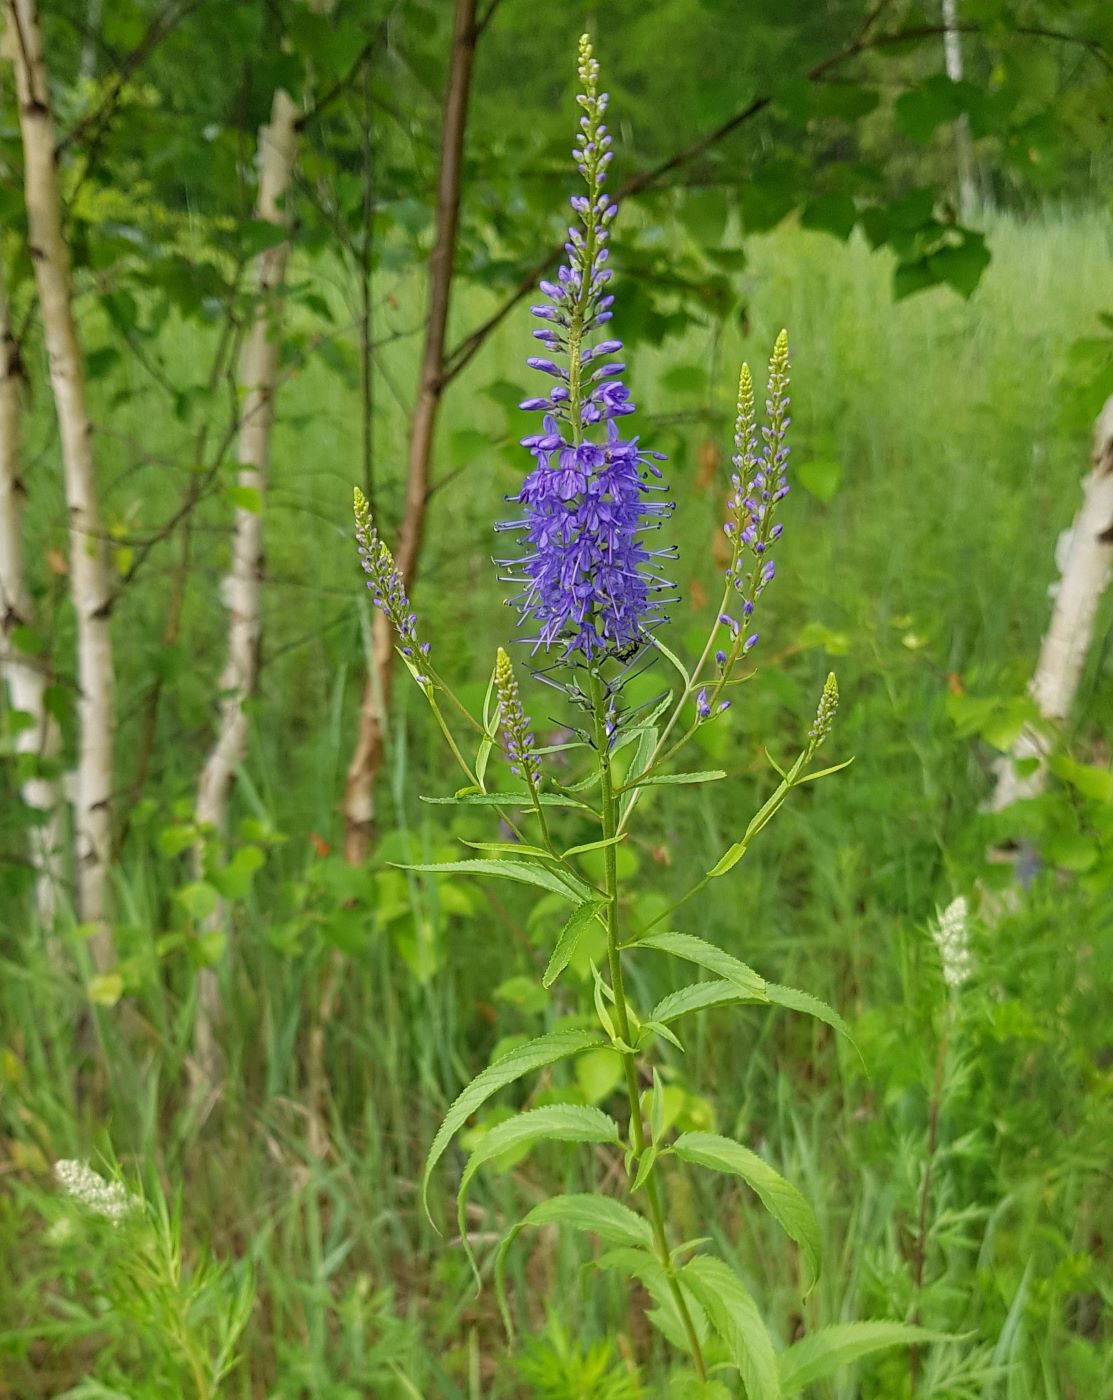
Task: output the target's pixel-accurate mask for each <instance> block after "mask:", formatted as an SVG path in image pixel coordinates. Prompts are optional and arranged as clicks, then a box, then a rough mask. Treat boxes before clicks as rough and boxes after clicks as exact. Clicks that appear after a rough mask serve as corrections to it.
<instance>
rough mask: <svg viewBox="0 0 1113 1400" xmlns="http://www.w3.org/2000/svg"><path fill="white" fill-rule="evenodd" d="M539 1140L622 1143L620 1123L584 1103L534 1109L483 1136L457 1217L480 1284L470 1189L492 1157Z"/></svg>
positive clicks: (471, 1160) (463, 1185)
mask: <svg viewBox="0 0 1113 1400" xmlns="http://www.w3.org/2000/svg"><path fill="white" fill-rule="evenodd" d="M538 1142H598V1143H605V1142H610V1143H614V1144H615V1145H616V1146H617V1145H618V1142H619V1135H618V1124H617V1123H616V1122H615V1121H614V1119H613V1118H610V1117H608V1115H607V1114H605V1113H604V1112H603V1111H602V1110H601V1109H598V1108H588V1107H587V1106H586V1105H584V1104H571V1103H554V1104H545V1105H544V1107H542V1108H531V1109H529V1110H527V1111H526V1112H525V1113H519V1114H518V1115H517V1116H516V1117H514V1118H508V1119H507V1120H506V1121H505V1122H504V1123H499V1124H497V1125H496V1126H495V1127H493V1128H492V1129H491V1131H490V1132H489V1133H485V1134H484V1135H483V1137H482V1138H480V1140H479V1143H478V1144H477V1146H476V1147H475V1149H474V1150H473V1152H472V1154H471V1156H470V1157H469V1158H468V1163H467V1166H466V1167H465V1168H464V1174H463V1176H462V1177H461V1178H460V1188H459V1190H458V1191H457V1193H456V1220H457V1223H458V1225H459V1227H460V1238H461V1240H463V1242H464V1249H465V1251H466V1252H467V1256H468V1260H469V1262H470V1263H471V1266H472V1271H473V1273H474V1274H475V1281H476V1284H477V1285H478V1284H479V1282H480V1280H479V1270H478V1269H477V1268H476V1264H475V1258H474V1256H473V1254H472V1252H471V1246H470V1245H469V1244H468V1238H467V1234H468V1232H467V1204H468V1190H469V1188H470V1186H471V1183H472V1181H473V1180H474V1179H475V1174H476V1172H477V1171H478V1170H479V1168H480V1167H481V1166H483V1164H484V1163H485V1162H489V1161H490V1160H491V1158H492V1157H498V1156H499V1155H500V1154H501V1153H503V1152H507V1151H509V1150H510V1149H511V1148H514V1147H526V1146H530V1147H532V1146H533V1144H534V1143H538Z"/></svg>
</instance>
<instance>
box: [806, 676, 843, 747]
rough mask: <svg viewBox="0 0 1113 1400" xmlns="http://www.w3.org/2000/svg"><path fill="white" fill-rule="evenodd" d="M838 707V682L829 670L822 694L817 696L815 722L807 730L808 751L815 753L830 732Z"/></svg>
mask: <svg viewBox="0 0 1113 1400" xmlns="http://www.w3.org/2000/svg"><path fill="white" fill-rule="evenodd" d="M838 708H839V683H838V681H837V680H836V679H835V673H834V671H831V672H830V673H829V674H828V676H827V679H826V680H825V681H824V683H823V694H822V695H821V696H820V697H819V708H818V709H817V710H816V712H815V723H814V724H813V725H812V727H811V728H810V729H809V730H808V751H809V753H815V751H816V749H818V748H819V746H820V745H821V744H822V743H823V741H824V740H825V739H826V738H827V736H828V734H830V732H831V727H832V725H833V724H834V723H835V714H836V712H837V710H838Z"/></svg>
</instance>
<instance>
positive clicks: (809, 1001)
mask: <svg viewBox="0 0 1113 1400" xmlns="http://www.w3.org/2000/svg"><path fill="white" fill-rule="evenodd" d="M765 994H766V996H767V997H768V998H769V1000H770V1001H771V1002H772V1003H773V1004H774V1005H775V1006H786V1007H788V1009H789V1010H790V1011H802V1012H803V1013H804V1015H805V1016H814V1017H815V1018H816V1020H817V1021H823V1022H824V1023H825V1024H826V1025H828V1026H830V1027H831V1029H832V1030H836V1031H838V1033H839V1035H841V1036H844V1037H845V1038H846V1039H847V1040H849V1041H850V1043H851V1045H854V1048H855V1050H857V1049H858V1047H857V1045H855V1043H854V1037H853V1036H852V1035H851V1034H850V1027H849V1026H848V1025H847V1024H846V1022H845V1021H844V1020H843V1018H842V1017H841V1016H840V1015H839V1013H838V1012H837V1011H835V1010H834V1009H833V1008H832V1007H830V1006H828V1005H827V1003H826V1002H825V1001H820V999H819V997H813V996H812V994H811V993H810V992H801V991H799V990H798V989H797V988H796V987H782V986H780V985H779V984H778V983H776V982H766V984H765ZM859 1053H860V1052H859Z"/></svg>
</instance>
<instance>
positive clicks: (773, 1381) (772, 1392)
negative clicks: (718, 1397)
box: [680, 1254, 783, 1400]
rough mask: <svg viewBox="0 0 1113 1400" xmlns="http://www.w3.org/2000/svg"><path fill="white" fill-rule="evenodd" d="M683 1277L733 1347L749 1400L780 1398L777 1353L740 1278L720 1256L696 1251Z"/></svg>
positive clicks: (733, 1354) (724, 1339)
mask: <svg viewBox="0 0 1113 1400" xmlns="http://www.w3.org/2000/svg"><path fill="white" fill-rule="evenodd" d="M680 1277H681V1278H682V1279H683V1280H684V1282H685V1283H686V1284H687V1285H688V1287H689V1288H690V1289H691V1290H692V1292H693V1293H694V1294H695V1296H696V1297H697V1298H698V1299H699V1301H700V1302H701V1303H702V1304H703V1306H704V1307H705V1308H706V1309H707V1315H708V1317H709V1318H710V1319H711V1323H712V1326H713V1327H714V1328H715V1330H716V1332H718V1334H719V1336H720V1337H722V1339H723V1341H725V1342H726V1344H727V1345H728V1346H729V1347H730V1350H731V1355H732V1357H733V1359H734V1364H735V1365H736V1366H737V1367H738V1369H739V1371H740V1372H741V1373H742V1381H743V1384H744V1385H745V1387H746V1394H747V1396H748V1397H749V1400H781V1395H782V1393H783V1392H782V1390H781V1378H780V1373H779V1371H778V1369H777V1353H776V1352H775V1351H774V1350H773V1343H772V1341H771V1340H770V1337H769V1333H768V1332H767V1331H766V1328H765V1323H764V1322H763V1321H762V1320H761V1314H760V1313H759V1312H758V1310H757V1304H756V1303H755V1302H754V1300H753V1298H752V1297H751V1296H750V1293H749V1291H748V1289H747V1288H746V1287H745V1285H744V1284H743V1283H742V1281H741V1279H739V1278H738V1276H737V1275H736V1274H735V1273H734V1272H733V1270H731V1269H729V1268H728V1267H727V1265H726V1264H724V1263H723V1261H722V1260H721V1259H713V1258H712V1257H711V1256H710V1255H708V1254H697V1255H696V1257H695V1258H694V1259H690V1260H689V1261H688V1263H687V1264H685V1266H684V1268H683V1269H682V1270H681V1272H680Z"/></svg>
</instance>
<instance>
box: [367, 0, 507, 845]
mask: <svg viewBox="0 0 1113 1400" xmlns="http://www.w3.org/2000/svg"><path fill="white" fill-rule="evenodd" d="M475 21H476V0H456V16H455V23H454V27H453V35H452V55H451V59H450V63H449V72H448V81H447V84H446V88H445V97H444V116H443V122H442V135H441V161H440V173H439V176H438V180H437V212H436V221H435V228H436V233H435V238H434V243H433V251H432V253H431V254H430V258H429V306H428V315H427V317H426V324H425V344H424V349H423V352H422V357H421V370H420V374H419V378H418V394H417V402H416V404H415V406H414V411H413V417H412V419H411V426H410V450H409V463H408V469H407V473H406V491H405V505H404V510H403V518H402V527H401V531H400V534H399V539H398V547H397V549H396V551H395V562H396V563H397V565H398V569H399V572H400V573H401V575H402V578H403V580H404V581H405V584H406V586H407V587H410V586H411V585H412V582H413V579H414V576H415V574H416V572H417V565H418V559H419V557H420V553H421V542H422V539H423V537H424V533H425V510H426V503H427V500H428V495H429V469H430V460H431V457H432V451H433V437H434V434H435V431H436V425H437V418H438V415H439V412H440V405H441V400H442V397H443V395H444V390H445V386H446V384H447V383H448V377H447V376H446V374H445V340H446V331H447V326H448V309H449V303H450V300H451V293H452V277H453V271H454V264H455V255H456V238H457V230H458V227H459V219H460V190H461V183H462V172H463V156H464V135H465V131H466V128H467V116H468V98H469V96H470V92H471V76H472V67H473V63H474V59H475V48H476V43H477V41H478V37H479V35H478V30H477V28H476V22H475ZM393 664H394V646H393V641H392V637H391V634H390V628H389V624H388V623H387V622H386V620H385V618H384V617H383V615H382V614H381V613H378V612H376V614H375V618H374V622H373V624H372V655H371V657H370V663H369V672H368V676H367V678H366V681H365V685H364V695H363V701H362V704H361V706H360V720H359V736H358V739H357V743H356V748H355V752H354V753H353V755H352V761H351V763H350V764H349V767H348V777H347V786H346V791H345V797H344V813H345V819H346V825H347V835H346V843H345V845H346V854H347V856H348V858H349V860H352V861H359V860H361V859H362V858H363V857H364V856H365V855H366V852H367V848H368V846H369V843H370V838H371V833H372V830H373V824H374V783H375V778H376V775H377V773H378V769H379V766H380V764H381V762H382V756H383V727H382V710H383V708H384V707H385V705H386V704H387V701H388V699H389V694H390V683H391V677H392V673H393Z"/></svg>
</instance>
